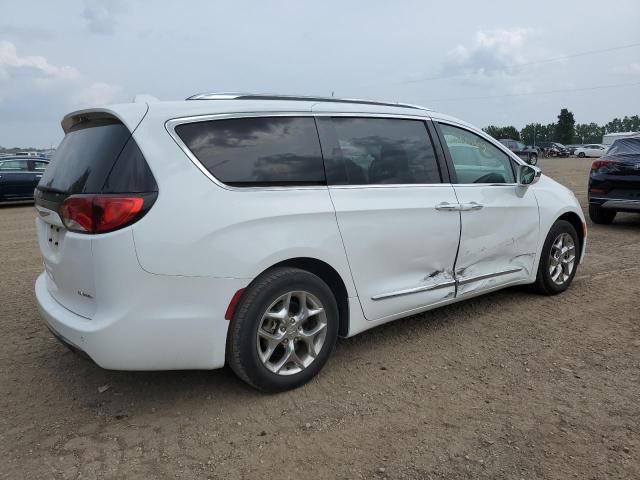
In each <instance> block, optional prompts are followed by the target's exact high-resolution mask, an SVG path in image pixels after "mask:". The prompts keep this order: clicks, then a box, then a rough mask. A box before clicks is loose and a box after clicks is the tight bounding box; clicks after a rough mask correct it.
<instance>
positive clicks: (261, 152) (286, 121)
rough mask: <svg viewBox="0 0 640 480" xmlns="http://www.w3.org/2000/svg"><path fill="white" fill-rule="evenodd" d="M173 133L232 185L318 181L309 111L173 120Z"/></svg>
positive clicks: (320, 166) (315, 140)
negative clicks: (293, 114)
mask: <svg viewBox="0 0 640 480" xmlns="http://www.w3.org/2000/svg"><path fill="white" fill-rule="evenodd" d="M176 133H177V134H178V136H179V137H180V138H181V139H182V141H183V142H184V143H185V144H186V145H187V147H188V148H189V150H191V152H192V153H193V154H194V155H195V156H196V158H197V159H198V160H199V161H200V163H202V165H203V166H204V167H205V168H206V169H207V170H208V171H209V172H210V173H211V174H212V175H213V176H214V177H216V178H217V179H218V180H220V181H221V182H224V183H226V184H228V185H233V186H241V187H242V186H261V185H262V186H270V185H322V184H325V183H326V182H325V176H324V167H323V163H322V154H321V151H320V142H319V140H318V133H317V131H316V126H315V121H314V119H313V118H311V117H257V118H237V119H229V120H212V121H206V122H197V123H188V124H184V125H178V126H177V127H176Z"/></svg>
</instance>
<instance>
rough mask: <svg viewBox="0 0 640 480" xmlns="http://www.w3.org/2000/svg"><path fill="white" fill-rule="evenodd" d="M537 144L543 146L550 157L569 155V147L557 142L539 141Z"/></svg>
mask: <svg viewBox="0 0 640 480" xmlns="http://www.w3.org/2000/svg"><path fill="white" fill-rule="evenodd" d="M537 145H538V146H539V147H542V148H543V149H544V151H545V153H546V155H547V156H548V157H568V156H569V149H568V148H567V147H565V146H564V145H562V144H561V143H557V142H538V143H537Z"/></svg>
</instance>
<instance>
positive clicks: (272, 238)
mask: <svg viewBox="0 0 640 480" xmlns="http://www.w3.org/2000/svg"><path fill="white" fill-rule="evenodd" d="M62 127H63V129H64V132H65V134H66V135H65V137H64V139H63V140H62V143H61V144H60V147H59V148H58V149H57V151H56V154H55V156H54V158H53V160H52V162H51V165H50V167H49V168H48V169H47V171H46V172H45V175H44V176H43V177H42V180H41V181H40V184H39V185H38V187H37V191H36V206H35V207H36V214H37V219H36V226H37V228H36V229H37V235H38V243H39V248H40V251H41V253H42V257H43V263H44V270H45V271H44V272H42V274H41V275H40V276H39V277H38V279H37V280H36V285H35V292H36V299H37V304H38V308H39V310H40V313H41V314H42V317H43V319H44V321H45V323H46V324H47V326H48V327H49V328H50V329H51V330H52V332H53V333H54V335H56V336H57V337H58V338H60V339H61V341H62V342H63V343H66V344H67V345H69V346H70V347H71V348H72V349H74V350H76V351H82V352H84V353H85V354H86V355H88V356H89V357H90V358H91V359H93V360H94V361H95V362H96V363H97V364H98V365H100V366H102V367H104V368H109V369H119V370H164V369H211V368H220V367H222V366H224V365H225V364H228V365H230V367H231V368H232V369H233V371H234V372H236V373H237V374H238V376H239V377H240V378H242V379H243V380H244V381H246V382H247V383H249V384H250V385H253V386H254V387H257V388H260V389H263V390H267V391H282V390H287V389H291V388H295V387H298V386H300V385H302V384H304V383H305V382H307V381H309V380H310V379H311V378H313V376H314V375H315V374H317V373H318V372H319V371H320V369H321V368H322V366H323V365H324V363H325V362H326V361H327V359H328V358H329V356H330V355H331V354H332V352H333V350H334V346H335V343H336V339H337V337H338V336H342V337H351V336H353V335H356V334H358V333H360V332H362V331H364V330H368V329H370V328H373V327H375V326H377V325H381V324H383V323H387V322H389V321H392V320H396V319H399V318H402V317H406V316H409V315H414V314H416V313H419V312H424V311H426V310H429V309H433V308H436V307H439V306H443V305H447V304H450V303H453V302H457V301H462V300H466V299H469V298H472V297H475V296H477V295H481V294H484V293H488V292H492V291H495V290H498V289H501V288H506V287H510V286H514V285H523V284H531V285H533V286H534V288H535V289H536V290H538V291H539V292H540V293H543V294H547V295H554V294H558V293H560V292H562V291H564V290H566V289H567V288H568V287H569V285H570V284H571V282H572V280H573V278H574V275H575V273H576V270H577V268H578V265H579V263H580V262H581V261H582V258H583V256H584V250H585V249H584V244H585V237H586V226H585V222H584V215H583V213H582V209H581V208H580V204H579V203H578V200H577V199H576V197H575V196H574V195H573V193H572V192H571V191H570V190H569V189H567V188H566V187H564V186H562V185H560V184H558V183H556V182H555V181H554V180H553V179H551V178H549V177H547V176H545V175H542V174H541V172H540V169H538V168H537V167H534V166H531V165H527V164H526V163H525V162H523V161H522V160H521V159H520V158H518V157H517V156H516V155H515V154H514V153H513V152H511V151H510V150H509V149H508V148H506V147H505V146H504V145H502V144H501V143H499V142H498V141H497V140H495V139H493V138H492V137H490V136H489V135H487V134H486V133H484V132H483V131H481V130H479V129H477V128H475V127H473V126H471V125H469V124H468V123H466V122H463V121H462V120H457V119H455V118H453V117H450V116H448V115H444V114H440V113H438V112H434V111H432V110H428V109H425V108H422V107H417V106H411V105H401V104H397V103H382V102H371V101H364V100H340V99H337V98H318V97H291V96H278V95H251V94H230V93H226V94H200V95H195V96H193V97H190V98H189V99H187V100H186V101H181V102H159V101H155V102H154V101H148V102H147V101H137V102H135V103H133V104H128V105H114V106H109V107H101V108H97V109H84V110H81V111H78V112H75V113H71V114H69V115H67V116H66V117H65V118H64V119H63V121H62ZM132 285H135V288H132V287H131V286H132ZM398 355H402V352H399V353H398ZM406 361H407V362H411V359H410V358H408V359H407V360H406Z"/></svg>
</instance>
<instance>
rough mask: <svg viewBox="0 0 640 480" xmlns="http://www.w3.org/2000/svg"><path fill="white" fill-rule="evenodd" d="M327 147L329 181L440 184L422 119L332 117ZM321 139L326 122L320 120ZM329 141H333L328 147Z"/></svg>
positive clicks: (365, 183)
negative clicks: (331, 131) (331, 130)
mask: <svg viewBox="0 0 640 480" xmlns="http://www.w3.org/2000/svg"><path fill="white" fill-rule="evenodd" d="M331 123H332V126H333V132H334V133H333V134H331V135H330V137H333V140H332V139H331V138H330V137H329V138H328V139H327V140H328V143H329V145H328V146H327V148H326V150H327V151H326V152H325V155H326V157H327V170H328V171H329V172H330V179H331V183H332V184H349V185H371V184H430V183H440V181H441V179H440V170H439V169H438V162H437V160H436V155H435V152H434V149H433V145H432V143H431V138H430V137H429V132H428V130H427V127H426V125H425V124H424V122H422V121H420V120H401V119H388V118H346V117H335V118H332V119H331ZM320 125H321V131H322V132H323V141H324V138H325V136H326V133H328V132H327V130H326V121H323V122H321V123H320ZM331 143H335V145H334V146H333V148H331Z"/></svg>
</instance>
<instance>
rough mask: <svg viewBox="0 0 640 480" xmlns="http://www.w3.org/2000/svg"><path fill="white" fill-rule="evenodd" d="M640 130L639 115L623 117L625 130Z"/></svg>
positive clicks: (623, 129)
mask: <svg viewBox="0 0 640 480" xmlns="http://www.w3.org/2000/svg"><path fill="white" fill-rule="evenodd" d="M638 130H640V117H638V115H631V116H630V117H627V116H626V115H625V117H624V118H623V119H622V131H624V132H637V131H638Z"/></svg>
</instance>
